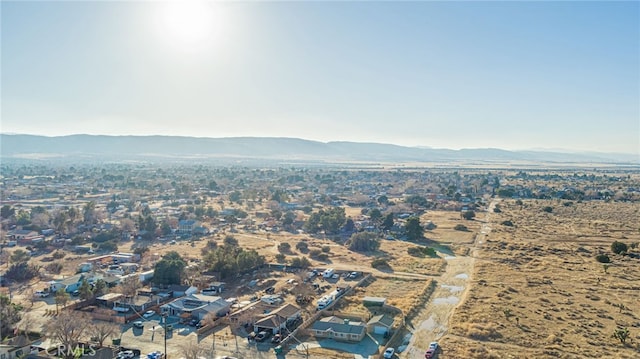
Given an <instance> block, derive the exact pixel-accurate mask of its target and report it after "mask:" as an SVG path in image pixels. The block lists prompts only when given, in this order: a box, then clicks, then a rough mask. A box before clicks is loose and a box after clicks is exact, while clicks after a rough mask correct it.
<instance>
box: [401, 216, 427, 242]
mask: <svg viewBox="0 0 640 359" xmlns="http://www.w3.org/2000/svg"><path fill="white" fill-rule="evenodd" d="M404 231H405V233H406V235H407V238H408V239H409V240H410V241H415V240H418V239H422V238H423V237H424V228H422V225H421V224H420V218H418V217H416V216H413V217H409V218H408V219H407V223H406V224H405V225H404Z"/></svg>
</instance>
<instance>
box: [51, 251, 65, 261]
mask: <svg viewBox="0 0 640 359" xmlns="http://www.w3.org/2000/svg"><path fill="white" fill-rule="evenodd" d="M65 255H67V254H66V253H65V252H63V251H55V252H53V254H52V255H51V257H53V259H62V258H64V256H65Z"/></svg>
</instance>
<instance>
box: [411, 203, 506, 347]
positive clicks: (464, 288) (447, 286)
mask: <svg viewBox="0 0 640 359" xmlns="http://www.w3.org/2000/svg"><path fill="white" fill-rule="evenodd" d="M496 203H497V202H495V201H494V202H492V203H491V205H490V206H489V209H488V212H487V213H486V214H485V218H484V220H483V224H482V226H481V229H480V233H478V234H477V235H476V237H475V239H474V241H473V243H472V244H470V247H471V248H470V251H469V253H470V254H471V255H470V256H457V257H455V256H446V257H444V258H445V260H446V261H447V266H446V269H445V272H444V273H443V274H442V276H439V277H436V278H435V280H436V282H437V287H436V289H435V290H434V292H433V294H432V296H431V298H430V299H429V302H428V303H427V304H426V306H425V307H424V308H423V309H422V310H421V311H420V312H418V314H417V315H416V316H415V317H414V318H413V319H412V320H410V321H408V322H407V326H408V327H409V329H410V330H411V331H412V333H413V336H412V337H411V340H410V342H409V345H408V346H407V348H406V349H405V351H404V352H403V353H402V354H400V357H401V358H411V359H414V358H415V359H418V358H420V359H422V358H424V353H425V351H426V350H427V348H428V346H429V343H430V342H433V341H437V340H438V339H439V338H440V337H442V336H443V335H444V334H445V333H446V332H447V329H448V327H449V319H450V318H451V316H452V315H453V313H454V311H455V309H456V308H457V307H458V306H459V305H460V303H461V302H462V301H464V299H465V297H466V295H467V292H468V290H469V282H470V280H471V276H472V275H473V268H474V264H475V251H476V250H477V248H478V247H480V246H482V244H483V243H484V242H485V237H486V235H487V234H488V233H489V232H490V231H491V227H490V226H489V225H488V223H489V221H488V219H489V218H488V217H489V216H490V214H491V213H493V208H494V207H495V205H496ZM445 350H446V348H445Z"/></svg>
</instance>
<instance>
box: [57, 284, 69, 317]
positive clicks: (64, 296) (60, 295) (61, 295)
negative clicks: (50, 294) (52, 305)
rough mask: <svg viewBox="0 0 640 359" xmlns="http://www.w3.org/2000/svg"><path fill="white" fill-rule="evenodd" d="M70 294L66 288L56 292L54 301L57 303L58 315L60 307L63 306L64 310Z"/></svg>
mask: <svg viewBox="0 0 640 359" xmlns="http://www.w3.org/2000/svg"><path fill="white" fill-rule="evenodd" d="M69 298H70V297H69V293H67V292H66V291H65V290H64V288H60V289H58V290H57V291H56V294H55V296H54V300H55V302H56V313H58V306H59V305H61V306H62V307H63V308H64V306H65V305H66V304H67V302H68V301H69Z"/></svg>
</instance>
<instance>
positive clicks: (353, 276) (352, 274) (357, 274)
mask: <svg viewBox="0 0 640 359" xmlns="http://www.w3.org/2000/svg"><path fill="white" fill-rule="evenodd" d="M359 276H360V272H351V274H349V278H351V279H356V278H358V277H359Z"/></svg>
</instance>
